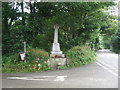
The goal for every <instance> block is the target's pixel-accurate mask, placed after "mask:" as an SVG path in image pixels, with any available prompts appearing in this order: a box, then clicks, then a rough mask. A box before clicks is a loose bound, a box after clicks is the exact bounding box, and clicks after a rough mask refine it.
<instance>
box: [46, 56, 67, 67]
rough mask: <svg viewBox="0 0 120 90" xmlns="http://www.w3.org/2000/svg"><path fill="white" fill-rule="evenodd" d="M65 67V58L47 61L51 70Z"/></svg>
mask: <svg viewBox="0 0 120 90" xmlns="http://www.w3.org/2000/svg"><path fill="white" fill-rule="evenodd" d="M65 65H67V63H66V58H50V59H49V60H48V66H49V67H51V68H58V67H59V66H65Z"/></svg>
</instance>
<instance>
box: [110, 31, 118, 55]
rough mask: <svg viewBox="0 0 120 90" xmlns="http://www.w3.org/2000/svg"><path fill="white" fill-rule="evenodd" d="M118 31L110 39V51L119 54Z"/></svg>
mask: <svg viewBox="0 0 120 90" xmlns="http://www.w3.org/2000/svg"><path fill="white" fill-rule="evenodd" d="M119 45H120V30H119V31H118V32H117V33H116V34H115V35H114V36H113V37H112V48H111V49H112V51H114V52H116V53H118V54H120V46H119Z"/></svg>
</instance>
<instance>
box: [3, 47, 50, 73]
mask: <svg viewBox="0 0 120 90" xmlns="http://www.w3.org/2000/svg"><path fill="white" fill-rule="evenodd" d="M48 58H49V54H48V53H47V52H46V51H44V50H41V49H34V48H28V49H27V53H26V61H27V62H26V63H25V62H23V61H18V59H19V54H14V55H11V56H9V57H7V56H3V60H2V67H3V69H2V71H3V72H4V73H19V72H38V71H45V70H49V69H50V68H49V67H48V65H47V63H46V62H47V60H48ZM39 65H40V66H39Z"/></svg>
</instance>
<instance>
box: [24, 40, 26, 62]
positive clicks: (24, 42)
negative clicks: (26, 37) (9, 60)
mask: <svg viewBox="0 0 120 90" xmlns="http://www.w3.org/2000/svg"><path fill="white" fill-rule="evenodd" d="M24 54H25V58H24V59H25V63H26V42H25V41H24Z"/></svg>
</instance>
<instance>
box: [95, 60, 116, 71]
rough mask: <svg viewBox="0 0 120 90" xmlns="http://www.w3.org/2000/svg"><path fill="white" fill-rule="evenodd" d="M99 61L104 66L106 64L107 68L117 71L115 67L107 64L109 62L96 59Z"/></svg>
mask: <svg viewBox="0 0 120 90" xmlns="http://www.w3.org/2000/svg"><path fill="white" fill-rule="evenodd" d="M97 61H98V62H99V63H101V64H103V65H105V66H107V67H109V68H111V69H113V70H115V71H116V72H118V69H116V68H115V67H113V66H111V65H109V64H107V63H105V62H102V61H100V60H97Z"/></svg>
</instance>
